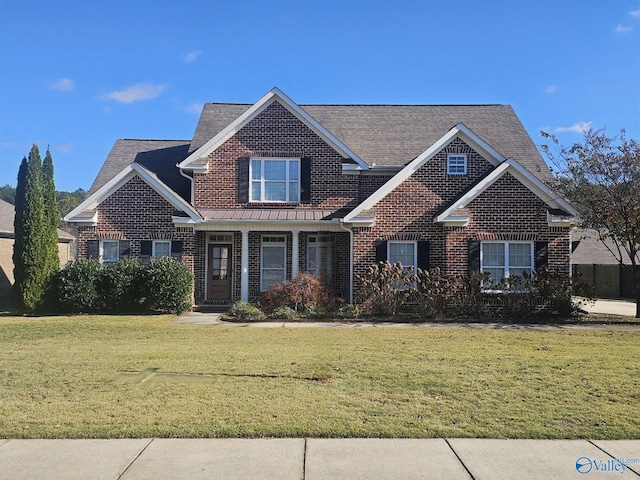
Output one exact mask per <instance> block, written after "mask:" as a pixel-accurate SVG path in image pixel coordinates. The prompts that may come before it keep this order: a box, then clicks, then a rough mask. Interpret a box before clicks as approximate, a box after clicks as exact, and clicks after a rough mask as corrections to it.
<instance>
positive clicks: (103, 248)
mask: <svg viewBox="0 0 640 480" xmlns="http://www.w3.org/2000/svg"><path fill="white" fill-rule="evenodd" d="M119 258H120V242H119V241H118V240H101V241H100V260H101V261H102V262H103V263H114V262H117V261H118V259H119Z"/></svg>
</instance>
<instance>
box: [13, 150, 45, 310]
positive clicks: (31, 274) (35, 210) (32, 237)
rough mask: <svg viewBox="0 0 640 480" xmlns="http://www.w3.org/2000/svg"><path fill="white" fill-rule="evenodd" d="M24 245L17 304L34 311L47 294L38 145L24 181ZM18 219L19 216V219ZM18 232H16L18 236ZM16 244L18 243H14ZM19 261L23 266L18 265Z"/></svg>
mask: <svg viewBox="0 0 640 480" xmlns="http://www.w3.org/2000/svg"><path fill="white" fill-rule="evenodd" d="M16 217H17V215H16ZM21 217H22V218H21V220H22V221H21V232H20V233H21V237H22V238H21V242H22V245H21V248H19V249H15V250H14V252H15V253H14V256H15V257H16V258H15V260H16V262H17V263H16V268H17V269H18V270H19V269H20V268H22V269H23V271H22V278H17V279H16V282H15V284H14V290H15V294H14V300H15V302H16V305H15V306H16V307H18V308H19V309H21V310H25V311H34V310H35V309H36V308H38V307H39V306H40V305H41V303H42V300H43V298H44V289H45V278H46V276H45V274H44V269H43V261H44V258H45V257H46V253H45V250H44V201H43V195H42V160H41V158H40V151H39V150H38V146H37V145H35V144H34V145H33V147H32V148H31V152H30V153H29V160H28V161H27V171H26V175H25V182H24V208H23V209H22V214H21ZM16 221H17V220H16ZM17 235H18V232H16V236H17ZM14 248H15V247H14ZM18 265H19V267H18Z"/></svg>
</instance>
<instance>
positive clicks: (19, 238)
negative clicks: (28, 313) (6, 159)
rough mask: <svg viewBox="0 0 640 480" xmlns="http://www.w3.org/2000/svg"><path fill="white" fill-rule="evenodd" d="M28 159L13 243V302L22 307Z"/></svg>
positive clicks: (21, 179)
mask: <svg viewBox="0 0 640 480" xmlns="http://www.w3.org/2000/svg"><path fill="white" fill-rule="evenodd" d="M28 168H29V167H28V165H27V158H26V157H23V158H22V163H20V169H19V170H18V184H17V186H16V198H15V207H16V215H15V217H14V220H13V231H14V234H15V241H14V242H13V278H14V285H13V290H12V291H11V293H12V296H13V302H14V304H15V305H16V306H20V305H22V300H21V294H20V292H21V291H22V284H23V283H24V275H25V273H24V239H25V235H24V208H25V188H26V185H27V169H28Z"/></svg>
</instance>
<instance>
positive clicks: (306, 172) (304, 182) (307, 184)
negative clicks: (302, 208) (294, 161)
mask: <svg viewBox="0 0 640 480" xmlns="http://www.w3.org/2000/svg"><path fill="white" fill-rule="evenodd" d="M300 202H301V203H311V159H310V158H309V157H305V158H303V159H301V160H300Z"/></svg>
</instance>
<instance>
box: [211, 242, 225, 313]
mask: <svg viewBox="0 0 640 480" xmlns="http://www.w3.org/2000/svg"><path fill="white" fill-rule="evenodd" d="M207 258H208V259H209V262H208V264H207V270H208V272H207V300H210V301H221V300H231V245H228V244H217V243H215V244H209V246H208V249H207Z"/></svg>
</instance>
